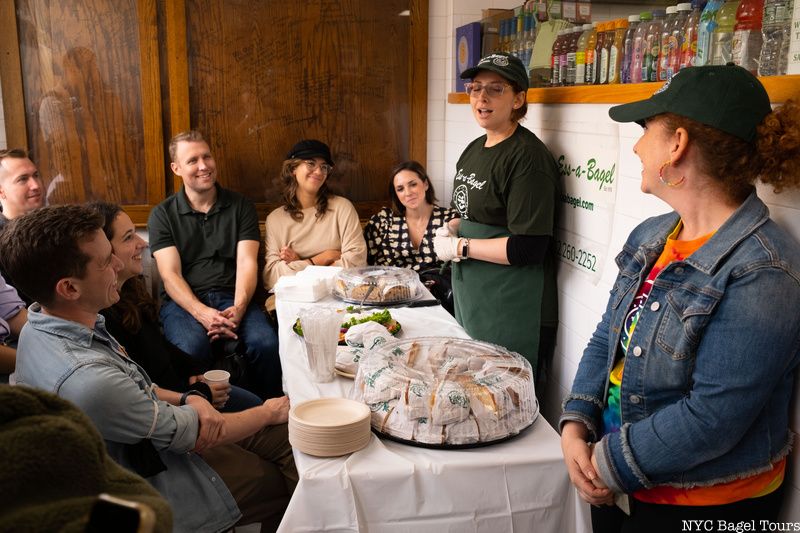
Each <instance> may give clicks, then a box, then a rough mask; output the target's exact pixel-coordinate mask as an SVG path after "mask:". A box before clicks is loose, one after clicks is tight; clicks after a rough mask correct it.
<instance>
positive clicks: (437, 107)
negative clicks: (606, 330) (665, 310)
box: [428, 0, 800, 522]
mask: <svg viewBox="0 0 800 533" xmlns="http://www.w3.org/2000/svg"><path fill="white" fill-rule="evenodd" d="M521 3H522V2H521V1H519V0H517V1H511V2H500V1H496V2H491V1H489V0H483V1H480V0H431V13H432V14H433V13H434V12H435V13H437V14H439V13H442V12H444V13H445V15H444V16H443V18H444V19H445V20H439V19H438V18H437V19H436V21H435V22H436V24H442V27H440V28H438V29H434V28H433V27H431V35H432V38H435V37H434V36H438V37H441V34H442V33H441V32H444V33H446V34H447V43H446V46H445V50H446V55H447V57H446V61H445V65H446V68H445V73H444V79H443V77H442V76H443V75H442V73H440V72H430V76H431V77H432V79H435V80H436V81H437V82H441V81H443V83H442V84H438V85H437V90H432V89H431V90H429V92H428V101H429V109H428V113H429V114H428V118H429V120H431V121H434V122H436V124H435V125H431V126H429V128H428V132H429V139H428V165H429V166H431V167H433V166H434V165H435V168H436V169H437V170H438V169H439V168H442V174H441V175H440V174H436V175H435V177H436V179H437V180H438V181H436V182H435V184H436V188H437V189H436V190H437V191H440V192H439V199H440V201H442V202H443V203H446V201H447V199H448V198H450V195H451V193H452V176H453V173H454V171H455V166H456V161H457V160H458V157H459V155H460V154H461V152H462V151H463V149H464V147H465V146H466V145H467V143H469V142H470V141H471V140H473V139H474V138H476V137H478V136H479V135H482V134H483V131H482V130H481V129H480V128H478V126H477V125H476V124H475V122H474V120H473V118H472V114H471V111H470V108H469V106H468V105H454V104H446V105H444V109H442V105H441V104H442V102H446V99H447V94H446V90H449V88H450V87H451V86H452V85H451V84H452V75H453V67H452V65H453V37H452V36H453V32H454V28H456V27H458V26H460V25H462V24H466V23H468V22H473V21H476V20H478V19H479V18H480V10H481V9H484V8H487V7H503V8H511V7H515V6H516V5H519V4H521ZM592 9H593V10H594V11H593V15H594V19H595V20H609V19H613V18H619V17H623V16H627V15H629V14H632V13H636V12H637V9H636V8H634V7H633V6H629V5H599V4H593V5H592ZM439 16H440V17H441V15H439ZM433 19H434V17H432V19H431V24H432V25H433V23H434V20H433ZM431 48H432V49H433V47H431ZM436 50H437V53H438V52H439V51H441V46H440V45H439V44H438V43H437V48H436ZM431 59H441V58H440V57H437V58H431ZM430 64H431V63H430V62H429V65H430ZM436 65H441V61H437V62H436ZM442 85H443V86H444V87H446V88H447V89H445V90H444V91H442V92H437V91H438V88H440V87H442ZM608 107H609V106H608V105H600V104H597V105H572V106H567V105H560V106H559V105H550V106H546V105H531V106H530V107H529V112H528V117H529V118H528V120H527V122H526V123H525V125H526V127H528V128H529V129H532V130H533V131H534V132H536V133H537V134H538V135H541V136H542V138H543V139H544V140H545V141H547V139H546V135H545V133H544V131H546V130H545V129H543V128H542V126H544V125H546V127H547V128H548V129H549V128H552V127H553V124H558V122H559V120H560V117H564V116H566V115H572V114H574V113H575V112H580V113H588V114H591V115H593V116H596V114H598V113H599V114H601V115H603V116H605V115H606V113H607V110H608ZM431 110H433V111H435V114H434V113H431ZM441 113H443V114H441ZM440 114H441V115H440ZM440 131H441V132H442V133H441V135H440V134H439V132H440ZM432 132H435V135H433V136H431V133H432ZM640 134H641V129H640V128H639V127H638V126H636V125H621V127H620V129H619V146H620V168H619V170H620V179H619V190H618V194H617V202H616V208H615V213H614V224H613V229H612V236H611V246H610V249H611V250H619V249H621V247H622V244H623V243H624V241H625V239H626V238H627V236H628V233H630V231H631V230H632V229H633V228H634V227H635V226H636V225H637V224H638V223H639V222H641V221H642V220H644V219H645V218H646V217H648V216H652V215H655V214H659V213H664V212H667V211H668V210H669V208H668V206H667V205H666V204H664V203H663V202H661V201H660V200H658V199H657V198H654V197H652V196H649V195H645V194H643V193H642V192H641V191H640V190H639V180H640V171H641V164H640V162H639V160H638V158H636V157H635V156H634V155H633V145H634V144H635V142H636V140H637V139H638V137H639V135H640ZM440 165H441V167H440ZM431 175H432V176H434V174H433V173H431ZM759 195H760V196H761V198H763V199H764V201H765V202H766V203H767V204H768V205H769V207H770V211H771V213H772V216H773V218H774V219H775V220H776V221H777V222H778V223H779V224H781V225H782V226H783V227H785V228H786V229H787V230H788V231H789V232H790V233H792V234H793V235H794V237H795V238H797V239H798V241H800V191H793V192H784V193H782V194H780V195H775V194H774V193H773V192H772V191H771V190H769V188H767V187H759ZM615 255H616V252H614V253H611V254H609V257H608V258H607V261H606V265H605V267H604V273H603V276H602V279H601V280H600V281H599V283H598V284H597V285H593V284H592V283H591V282H589V281H588V280H587V279H586V278H585V277H584V276H583V275H582V274H580V273H578V272H577V271H575V270H574V269H570V268H562V269H561V270H560V271H559V276H558V282H559V295H560V300H559V315H560V316H559V319H560V325H559V331H558V339H557V342H558V344H557V346H556V355H555V361H554V369H553V370H554V372H553V375H554V379H553V382H552V383H551V384H550V387H549V388H548V390H547V391H546V393H545V394H546V397H547V398H548V399H549V401H548V405H549V406H550V408H549V410H548V411H547V412H545V413H544V414H545V416H546V418H547V419H548V420H549V421H551V422H552V421H555V420H557V418H558V409H559V406H560V403H561V400H562V399H563V398H564V396H565V395H566V394H567V393H568V392H569V389H570V387H571V384H572V380H573V378H574V376H575V372H576V370H577V365H578V362H579V361H580V357H581V354H582V352H583V349H584V347H585V346H586V343H587V342H588V340H589V337H590V336H591V334H592V332H593V331H594V328H595V326H596V324H597V322H598V321H599V319H600V316H601V314H602V312H603V310H604V309H605V305H606V300H607V298H608V291H609V290H610V288H611V285H612V283H613V281H614V277H615V276H616V265H615V264H614V256H615ZM798 388H800V382H798V386H797V387H796V388H795V390H796V396H797V398H796V400H795V402H794V411H793V415H792V419H791V422H790V426H791V427H792V429H793V430H794V431H795V433H800V394H798V393H797V389H798ZM790 461H791V466H790V470H789V472H790V476H791V477H790V478H789V479H787V483H788V485H787V489H788V490H787V498H786V501H785V502H784V507H783V517H782V518H783V519H784V520H786V521H792V522H800V452H798V446H795V448H794V450H793V452H792V456H791V459H790Z"/></svg>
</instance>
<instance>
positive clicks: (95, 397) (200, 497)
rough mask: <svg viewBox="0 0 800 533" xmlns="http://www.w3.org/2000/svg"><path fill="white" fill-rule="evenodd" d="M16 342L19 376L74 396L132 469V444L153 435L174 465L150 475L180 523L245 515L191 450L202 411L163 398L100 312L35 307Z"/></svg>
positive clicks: (210, 523) (205, 525)
mask: <svg viewBox="0 0 800 533" xmlns="http://www.w3.org/2000/svg"><path fill="white" fill-rule="evenodd" d="M28 311H29V312H28V323H27V324H26V325H25V326H24V327H23V328H22V333H21V334H20V340H19V347H18V349H17V365H16V372H15V377H16V383H17V384H18V385H29V386H32V387H37V388H40V389H44V390H46V391H48V392H52V393H55V394H57V395H58V396H60V397H62V398H65V399H67V400H70V401H71V402H73V403H75V404H76V405H77V406H78V407H79V408H80V409H81V410H82V411H83V412H84V413H86V415H88V416H89V418H90V419H91V420H92V422H93V423H94V425H95V426H96V427H97V429H98V431H100V434H101V435H102V436H103V438H104V439H105V441H106V446H107V448H108V453H109V455H111V457H113V458H114V459H115V460H116V461H117V462H118V463H119V464H121V465H122V466H124V467H126V468H129V469H131V464H129V463H130V462H129V459H128V449H129V448H128V447H127V446H126V445H129V444H135V443H137V442H140V441H142V439H145V438H149V439H150V440H151V442H152V443H153V445H154V447H155V449H156V450H158V454H159V457H160V458H161V461H162V462H163V463H164V465H166V467H167V470H166V471H163V472H161V473H159V474H156V475H154V476H152V477H149V478H147V481H149V482H150V484H151V485H153V486H154V487H155V488H156V489H157V490H158V491H159V492H160V493H161V495H162V496H164V498H165V499H166V500H167V501H168V502H169V503H170V506H171V507H172V511H173V514H174V531H186V532H195V531H209V532H210V531H223V530H226V529H229V528H230V527H231V526H233V524H234V523H236V521H237V520H239V518H240V517H241V513H240V512H239V509H238V507H237V506H236V501H235V500H234V499H233V496H232V495H231V493H230V492H229V491H228V488H227V487H226V486H225V483H224V482H223V481H222V479H221V478H220V477H219V475H218V474H217V473H216V472H215V471H214V470H213V469H212V468H211V467H210V466H208V464H206V462H205V461H203V459H202V458H200V457H199V456H198V455H196V454H194V453H192V452H191V449H192V448H194V444H195V441H196V439H197V429H198V420H197V413H196V412H195V411H194V409H192V408H191V407H189V406H183V407H176V406H174V405H171V404H168V403H166V402H163V401H161V400H159V399H158V398H157V397H156V395H155V392H154V387H153V384H152V382H151V381H150V378H149V377H148V376H147V373H146V372H145V371H144V370H143V369H142V368H141V367H140V366H139V365H137V364H136V363H135V362H134V361H133V360H131V359H129V358H128V357H127V356H126V355H125V352H124V350H123V349H122V348H121V347H120V345H119V344H118V343H117V341H116V340H114V338H113V337H112V336H111V335H109V333H108V331H106V328H105V319H104V318H103V317H102V316H101V315H97V322H96V323H95V327H94V329H89V328H87V327H86V326H84V325H81V324H78V323H77V322H72V321H69V320H64V319H62V318H58V317H55V316H51V315H47V314H44V313H42V312H41V307H40V306H39V304H37V303H34V304H32V305H31V306H30V308H29V310H28Z"/></svg>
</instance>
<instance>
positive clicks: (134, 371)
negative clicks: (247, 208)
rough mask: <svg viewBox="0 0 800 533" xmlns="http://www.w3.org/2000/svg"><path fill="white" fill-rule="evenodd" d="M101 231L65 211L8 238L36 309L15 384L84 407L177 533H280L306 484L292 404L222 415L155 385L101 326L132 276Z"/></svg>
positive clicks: (85, 213)
mask: <svg viewBox="0 0 800 533" xmlns="http://www.w3.org/2000/svg"><path fill="white" fill-rule="evenodd" d="M102 223H103V220H102V218H101V216H100V215H98V214H97V213H95V212H94V211H92V210H91V209H88V208H86V207H82V206H75V205H63V206H54V207H45V208H42V209H37V210H34V211H32V212H30V213H28V214H26V215H23V216H21V217H19V218H18V219H17V220H16V221H15V222H14V224H12V225H10V226H9V227H8V228H7V229H6V230H5V231H4V232H2V234H0V249H2V250H3V255H2V258H1V259H0V261H2V263H3V265H4V266H5V268H6V269H7V270H8V271H9V272H11V274H12V275H13V276H14V278H15V279H16V280H17V282H18V283H19V284H20V286H21V287H22V288H23V290H25V291H26V292H28V293H29V294H30V295H31V296H32V297H33V298H34V299H35V300H36V303H34V304H32V305H31V306H30V308H29V310H28V324H26V325H25V327H24V328H23V330H22V333H21V335H20V339H19V347H18V350H17V367H16V373H15V375H16V380H17V383H18V384H21V385H30V386H34V387H38V388H41V389H44V390H47V391H50V392H53V393H55V394H57V395H59V396H61V397H62V398H65V399H68V400H70V401H72V402H73V403H75V404H77V405H78V407H80V408H81V409H82V410H83V411H84V412H85V413H86V414H87V415H88V416H89V418H91V420H92V421H93V422H94V424H95V425H96V426H97V429H98V430H99V431H100V433H101V434H102V435H103V438H104V439H105V441H106V445H107V447H108V452H109V454H110V455H111V456H112V457H113V458H114V459H115V460H116V461H117V462H119V463H120V464H121V465H122V466H125V467H126V468H129V469H131V470H134V471H136V472H137V473H139V474H141V475H143V476H144V477H145V478H146V479H147V480H148V481H149V482H150V483H151V484H152V485H153V486H154V487H155V488H156V489H158V490H159V492H161V494H162V495H163V496H164V497H165V498H166V499H167V500H168V501H169V503H170V505H171V506H172V508H173V512H174V518H175V520H174V525H175V531H220V530H224V529H228V528H230V527H231V526H233V525H234V524H236V523H250V522H261V523H262V529H263V528H266V529H271V528H275V527H277V524H278V523H279V521H280V518H281V516H282V513H283V510H284V509H285V506H286V504H287V503H288V499H289V495H290V494H291V492H292V490H293V489H294V486H295V485H296V483H297V471H296V469H295V466H294V460H293V457H292V451H291V447H290V446H289V443H288V433H287V426H286V420H287V417H288V409H289V402H288V399H287V398H286V397H282V398H275V399H272V400H268V401H266V402H265V403H264V404H263V405H262V406H259V407H254V408H252V409H248V410H246V411H242V412H239V413H231V414H222V413H219V412H218V411H217V410H216V409H214V407H213V406H212V405H211V404H210V403H209V402H208V401H207V399H205V398H203V397H202V394H198V392H197V391H189V392H186V393H184V394H183V395H181V394H179V393H176V392H173V391H169V390H166V389H162V388H160V387H158V385H156V384H154V383H152V381H151V380H150V378H149V377H148V376H147V374H146V373H145V372H144V370H142V369H141V367H139V366H138V365H137V364H136V363H135V362H134V361H133V360H131V359H130V358H128V357H127V355H126V353H125V350H124V348H123V347H122V346H120V345H119V343H117V341H116V340H115V339H114V338H113V337H112V336H111V335H110V334H109V333H108V332H107V331H106V329H105V321H104V319H103V317H102V316H101V315H99V314H98V311H100V310H101V309H104V308H107V307H110V306H111V305H112V304H114V303H115V302H116V301H117V300H118V299H119V293H118V292H117V272H118V271H119V269H120V268H121V267H122V262H121V261H120V260H119V259H118V258H117V257H116V256H115V255H114V254H113V253H112V249H111V244H110V243H109V242H108V239H107V238H106V237H105V234H104V233H103V231H102ZM41 228H47V231H42V229H41ZM237 506H238V508H237ZM240 509H241V512H240Z"/></svg>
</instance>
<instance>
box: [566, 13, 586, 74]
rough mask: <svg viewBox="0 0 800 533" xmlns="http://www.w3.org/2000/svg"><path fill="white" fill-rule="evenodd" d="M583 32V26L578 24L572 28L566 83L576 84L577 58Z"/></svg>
mask: <svg viewBox="0 0 800 533" xmlns="http://www.w3.org/2000/svg"><path fill="white" fill-rule="evenodd" d="M582 33H583V27H582V26H578V27H576V28H573V29H572V33H571V34H570V39H569V48H568V49H567V80H566V85H575V73H576V63H575V61H576V58H577V55H578V41H579V40H580V38H581V34H582Z"/></svg>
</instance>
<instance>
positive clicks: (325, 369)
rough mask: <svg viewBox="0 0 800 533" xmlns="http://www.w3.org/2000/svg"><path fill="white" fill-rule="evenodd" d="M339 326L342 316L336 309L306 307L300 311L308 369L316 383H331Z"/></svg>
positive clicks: (333, 374)
mask: <svg viewBox="0 0 800 533" xmlns="http://www.w3.org/2000/svg"><path fill="white" fill-rule="evenodd" d="M341 325H342V315H341V314H340V313H337V312H336V309H333V308H330V307H308V308H306V309H302V310H301V311H300V326H301V327H302V328H303V341H304V342H303V344H304V345H305V348H306V357H307V358H308V368H309V370H310V371H311V379H313V380H314V381H316V382H317V383H325V382H328V381H333V378H334V376H335V373H334V370H333V369H334V366H335V365H336V348H337V346H338V345H339V329H340V328H341Z"/></svg>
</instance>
